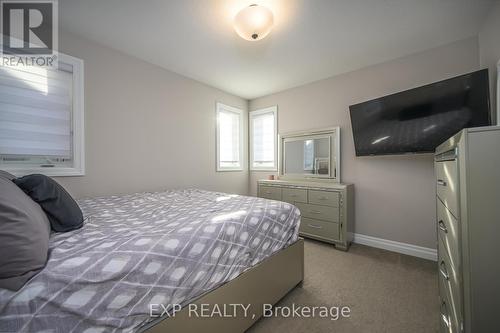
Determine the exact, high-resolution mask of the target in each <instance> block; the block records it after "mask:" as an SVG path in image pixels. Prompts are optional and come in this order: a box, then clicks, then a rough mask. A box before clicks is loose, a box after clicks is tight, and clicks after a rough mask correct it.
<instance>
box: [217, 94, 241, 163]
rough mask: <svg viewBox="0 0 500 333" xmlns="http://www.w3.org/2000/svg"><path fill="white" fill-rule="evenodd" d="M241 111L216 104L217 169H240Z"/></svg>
mask: <svg viewBox="0 0 500 333" xmlns="http://www.w3.org/2000/svg"><path fill="white" fill-rule="evenodd" d="M241 117H242V111H241V110H239V109H236V108H233V107H230V106H227V105H224V104H221V103H218V104H217V156H218V158H217V169H218V171H224V170H241V166H242V155H243V154H242V144H243V142H242V134H243V133H242V132H243V131H242V119H241Z"/></svg>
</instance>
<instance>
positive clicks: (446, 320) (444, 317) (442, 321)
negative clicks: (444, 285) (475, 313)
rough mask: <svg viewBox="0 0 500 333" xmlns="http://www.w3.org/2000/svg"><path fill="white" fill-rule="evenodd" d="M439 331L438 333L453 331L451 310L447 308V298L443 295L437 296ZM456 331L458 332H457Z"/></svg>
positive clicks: (453, 332) (452, 332)
mask: <svg viewBox="0 0 500 333" xmlns="http://www.w3.org/2000/svg"><path fill="white" fill-rule="evenodd" d="M439 302H440V305H439V332H440V333H455V331H453V328H452V319H451V312H450V309H449V306H450V305H449V303H448V299H447V298H446V297H444V295H442V296H440V297H439ZM457 333H458V332H457Z"/></svg>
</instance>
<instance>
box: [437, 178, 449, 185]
mask: <svg viewBox="0 0 500 333" xmlns="http://www.w3.org/2000/svg"><path fill="white" fill-rule="evenodd" d="M437 184H438V185H441V186H446V185H447V184H446V182H445V181H444V180H442V179H438V180H437Z"/></svg>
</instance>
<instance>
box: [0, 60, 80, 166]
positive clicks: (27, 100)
mask: <svg viewBox="0 0 500 333" xmlns="http://www.w3.org/2000/svg"><path fill="white" fill-rule="evenodd" d="M69 58H70V57H67V56H65V57H64V59H69ZM72 59H74V58H72ZM82 66H83V63H82V62H81V61H80V60H78V59H74V61H68V62H62V61H60V62H59V67H58V68H54V69H51V68H44V67H39V66H0V168H2V169H6V170H9V171H12V172H13V173H15V174H16V173H17V174H25V173H32V172H40V173H45V174H49V175H66V174H68V175H69V174H71V175H75V174H81V173H82V172H83V156H82V155H81V154H82V153H83V96H82V95H83V68H81V67H82ZM75 88H81V89H75ZM75 93H76V94H77V95H78V96H75ZM75 127H76V128H75ZM75 134H76V135H78V137H75ZM76 153H78V156H75V154H76ZM61 168H62V169H64V170H62V172H59V171H61V170H60V169H61ZM75 168H77V169H78V170H75ZM45 170H47V171H48V172H44V171H45ZM49 170H50V171H49Z"/></svg>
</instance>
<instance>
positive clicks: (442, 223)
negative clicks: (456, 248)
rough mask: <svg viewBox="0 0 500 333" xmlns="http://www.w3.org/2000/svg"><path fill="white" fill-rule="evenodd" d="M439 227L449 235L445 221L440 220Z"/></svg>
mask: <svg viewBox="0 0 500 333" xmlns="http://www.w3.org/2000/svg"><path fill="white" fill-rule="evenodd" d="M438 226H439V229H440V230H442V231H443V232H444V233H445V234H447V233H448V228H446V225H445V224H444V222H443V220H439V222H438Z"/></svg>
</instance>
